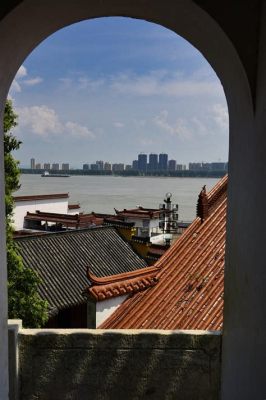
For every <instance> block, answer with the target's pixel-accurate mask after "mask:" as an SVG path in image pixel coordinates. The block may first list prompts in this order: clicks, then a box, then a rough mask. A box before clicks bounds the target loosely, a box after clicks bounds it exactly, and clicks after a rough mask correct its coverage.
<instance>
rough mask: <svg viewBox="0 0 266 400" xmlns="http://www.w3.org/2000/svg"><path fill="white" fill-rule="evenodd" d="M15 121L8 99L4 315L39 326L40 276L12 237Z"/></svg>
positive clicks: (43, 314)
mask: <svg viewBox="0 0 266 400" xmlns="http://www.w3.org/2000/svg"><path fill="white" fill-rule="evenodd" d="M16 125H17V115H16V114H15V113H14V111H13V107H12V102H11V101H10V100H8V101H7V102H6V106H5V113H4V161H5V205H6V247H7V270H8V317H9V318H19V319H22V320H23V325H24V327H28V328H39V327H41V326H43V324H44V323H45V322H46V321H47V319H48V313H47V308H48V304H47V302H46V301H44V300H42V299H41V298H40V296H39V294H38V291H37V289H38V285H39V284H40V279H39V277H38V275H37V274H36V273H35V272H34V271H33V270H32V269H30V268H26V267H24V265H23V262H22V258H21V256H20V255H19V254H18V252H17V245H16V243H15V242H14V240H13V226H12V215H13V208H14V201H13V197H12V194H13V192H14V191H15V190H17V189H18V188H19V175H20V173H19V166H18V164H19V163H18V161H16V160H15V159H14V157H13V155H12V152H13V151H14V150H18V149H19V146H20V144H21V142H20V141H18V140H17V139H16V137H15V136H13V134H12V133H11V129H12V128H14V127H15V126H16Z"/></svg>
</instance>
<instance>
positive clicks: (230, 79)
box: [0, 2, 253, 317]
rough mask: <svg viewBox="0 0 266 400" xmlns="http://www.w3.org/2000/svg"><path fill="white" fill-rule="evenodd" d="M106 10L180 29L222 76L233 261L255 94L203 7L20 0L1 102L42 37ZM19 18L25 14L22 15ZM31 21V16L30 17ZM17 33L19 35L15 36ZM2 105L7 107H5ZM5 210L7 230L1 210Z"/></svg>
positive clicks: (4, 48)
mask: <svg viewBox="0 0 266 400" xmlns="http://www.w3.org/2000/svg"><path fill="white" fill-rule="evenodd" d="M51 11H52V12H53V20H50V13H51ZM106 15H122V16H131V17H136V18H143V19H146V20H150V21H153V22H158V23H159V24H162V25H164V26H166V27H168V28H170V29H172V30H174V31H176V32H177V33H179V34H181V35H182V36H184V37H186V38H187V39H188V40H190V41H191V42H192V44H194V45H195V47H197V48H198V49H199V50H200V51H201V52H202V53H203V54H204V55H205V57H206V58H207V60H208V61H209V62H210V64H211V65H212V66H213V68H214V70H215V71H216V73H217V75H218V76H219V78H220V79H221V82H222V84H223V87H224V89H225V94H226V97H227V101H228V107H229V115H230V155H229V159H230V173H231V182H232V183H230V184H229V226H228V227H229V229H228V239H229V240H228V243H229V244H230V246H229V249H228V256H229V257H228V260H229V262H230V259H231V258H233V257H234V254H237V249H236V248H235V247H234V245H233V244H232V243H233V240H231V239H233V234H234V229H232V228H233V223H234V224H238V221H239V219H241V218H242V216H241V215H238V216H237V218H236V219H235V218H234V216H235V214H234V207H237V199H236V196H237V194H236V193H237V191H235V190H234V184H235V185H244V181H245V177H244V175H245V174H244V173H245V171H246V170H247V167H245V166H244V160H243V158H242V157H244V155H243V156H241V154H238V144H239V140H237V137H238V135H240V133H239V132H241V131H243V132H245V135H243V141H244V144H243V146H244V147H245V146H248V143H249V140H250V136H249V132H250V130H251V124H252V117H253V110H252V99H251V95H250V88H249V84H248V81H247V78H246V75H245V72H244V69H243V66H242V65H241V62H240V60H239V58H238V55H237V53H236V51H235V49H234V48H233V46H232V45H231V43H230V42H229V40H228V38H227V37H226V35H225V34H224V32H222V31H221V30H220V28H219V27H218V25H217V24H216V23H215V22H214V21H213V20H212V19H211V18H210V17H209V16H208V15H207V14H205V13H204V12H203V11H202V10H201V9H200V8H198V7H197V6H195V5H194V4H192V3H186V4H184V3H183V2H182V3H180V4H178V5H174V6H173V9H171V7H169V8H168V7H163V6H160V5H158V4H155V5H154V6H153V7H151V8H150V9H149V10H147V9H143V7H142V4H139V3H137V4H134V5H132V4H123V5H121V4H108V5H105V6H104V7H103V5H102V4H101V5H100V6H98V5H96V4H93V5H91V4H90V5H87V4H86V2H84V3H83V2H81V3H80V8H79V9H78V10H77V7H76V4H75V5H71V4H67V5H66V7H65V9H64V10H62V9H61V8H60V7H59V6H57V5H54V4H52V2H50V3H46V4H45V5H43V6H40V8H38V9H36V8H34V7H33V6H32V7H31V6H29V5H28V4H26V5H25V4H21V5H19V6H18V7H17V8H16V9H15V10H14V11H13V12H12V13H10V14H9V15H8V16H7V17H6V18H5V20H4V22H3V25H2V26H1V29H3V31H5V32H7V35H6V36H7V40H6V42H5V43H3V44H1V52H2V53H3V54H5V56H6V57H5V58H2V59H1V70H2V71H3V77H2V78H1V83H2V84H1V87H2V91H1V96H0V99H1V104H2V105H3V103H4V101H5V97H6V94H7V91H8V88H9V86H10V84H11V81H12V80H13V78H14V76H15V73H16V70H17V69H18V67H19V66H20V65H21V64H22V62H23V60H24V59H25V57H26V56H27V55H28V54H29V52H30V51H31V50H32V49H33V48H34V47H36V45H37V44H38V43H39V42H40V41H41V40H43V39H44V38H45V37H47V36H48V35H49V34H51V33H52V32H54V31H56V30H57V29H59V28H60V27H63V26H66V25H68V24H70V23H73V22H76V21H78V20H81V19H85V18H91V17H96V16H106ZM21 18H24V20H23V19H21ZM29 21H31V22H30V23H29ZM14 24H15V25H16V26H17V28H18V29H17V31H16V34H15V35H14V33H12V28H11V27H12V26H14ZM8 26H10V29H8ZM6 36H5V37H6ZM14 36H15V37H16V40H14ZM229 64H230V65H229ZM2 109H3V107H1V110H2ZM251 157H252V155H251ZM243 168H244V169H243ZM241 170H242V171H241ZM1 194H2V196H1V201H2V210H3V176H1ZM243 201H244V199H243ZM243 204H244V203H243ZM240 214H241V213H240ZM1 215H2V230H3V226H4V222H3V213H2V214H1ZM240 225H241V224H240ZM1 249H2V250H3V249H4V239H2V241H1ZM240 258H241V257H240ZM2 262H3V265H4V263H5V260H4V259H2ZM3 277H4V279H3V280H2V282H5V273H3ZM3 294H4V295H3V296H5V290H3ZM3 302H4V303H5V297H4V298H3ZM4 317H5V315H4Z"/></svg>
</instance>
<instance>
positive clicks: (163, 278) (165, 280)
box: [119, 220, 223, 328]
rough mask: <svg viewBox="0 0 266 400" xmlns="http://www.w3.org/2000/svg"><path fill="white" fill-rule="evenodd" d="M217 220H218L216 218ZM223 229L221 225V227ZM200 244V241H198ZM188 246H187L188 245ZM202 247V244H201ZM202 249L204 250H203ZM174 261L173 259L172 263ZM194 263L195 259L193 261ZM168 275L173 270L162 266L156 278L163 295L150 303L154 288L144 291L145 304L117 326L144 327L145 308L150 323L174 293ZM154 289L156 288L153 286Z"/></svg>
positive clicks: (190, 258)
mask: <svg viewBox="0 0 266 400" xmlns="http://www.w3.org/2000/svg"><path fill="white" fill-rule="evenodd" d="M218 222H219V220H218ZM221 229H223V227H222V228H221ZM211 236H212V233H210V234H209V235H208V238H209V237H211ZM206 240H208V239H205V240H204V241H206ZM200 244H202V242H201V243H200ZM188 247H189V246H188ZM202 247H203V249H204V246H202ZM203 251H204V250H203ZM196 252H197V249H194V251H193V254H192V255H191V256H190V257H189V259H187V260H186V262H185V263H184V265H183V267H182V268H181V270H179V271H178V272H179V273H178V278H177V282H176V284H175V286H177V285H178V284H179V283H180V282H182V280H183V279H184V277H185V275H186V271H187V270H186V265H187V264H188V263H189V261H191V260H193V257H194V254H195V253H196ZM174 262H175V261H173V263H174ZM178 263H179V265H182V260H180V261H179V262H178ZM195 263H196V261H195ZM169 275H174V271H173V270H172V269H171V268H164V269H163V270H162V271H161V273H160V274H158V276H157V277H158V278H159V281H160V292H163V294H164V296H163V299H158V301H156V303H155V304H150V303H149V297H153V295H154V290H153V291H152V292H150V291H149V292H148V293H147V292H145V293H143V297H145V304H143V305H142V307H141V311H140V310H138V311H137V312H136V313H135V318H134V317H130V316H129V317H127V316H124V318H123V322H124V324H123V325H124V326H119V327H121V328H123V327H133V326H135V325H134V324H136V323H138V327H142V328H145V324H143V323H142V324H141V326H140V323H141V321H142V316H144V319H145V315H146V312H147V310H148V311H149V316H150V318H149V324H151V323H152V321H153V320H154V318H153V315H154V314H153V313H155V312H156V309H159V308H160V307H161V304H163V303H165V302H167V301H168V300H169V297H170V298H171V297H172V296H173V293H174V287H173V286H170V285H169V280H170V279H169ZM154 289H156V288H154ZM142 302H143V303H144V301H143V300H142ZM163 318H165V314H164V315H163ZM129 319H130V325H129Z"/></svg>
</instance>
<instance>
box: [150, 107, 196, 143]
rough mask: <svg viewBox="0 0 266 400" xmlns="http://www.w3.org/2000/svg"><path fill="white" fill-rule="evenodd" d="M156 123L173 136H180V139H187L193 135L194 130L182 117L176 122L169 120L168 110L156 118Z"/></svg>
mask: <svg viewBox="0 0 266 400" xmlns="http://www.w3.org/2000/svg"><path fill="white" fill-rule="evenodd" d="M154 123H155V125H157V126H158V127H159V128H161V129H162V130H163V131H164V132H167V133H168V134H170V135H171V136H178V137H179V138H180V139H186V140H187V139H190V138H191V137H192V131H191V130H190V129H189V127H188V125H187V124H186V122H185V120H183V119H182V118H178V119H176V121H175V122H174V123H170V122H169V120H168V111H167V110H163V111H161V113H160V114H159V115H157V116H156V117H155V118H154Z"/></svg>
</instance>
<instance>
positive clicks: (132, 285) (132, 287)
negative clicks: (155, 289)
mask: <svg viewBox="0 0 266 400" xmlns="http://www.w3.org/2000/svg"><path fill="white" fill-rule="evenodd" d="M156 283H157V279H156V278H155V276H154V275H152V274H150V275H146V276H144V277H143V276H141V277H139V278H132V279H128V280H123V281H122V282H120V283H118V282H117V283H114V284H107V285H102V286H94V287H92V288H88V290H87V291H86V294H87V295H89V296H90V297H92V298H94V299H95V300H97V301H103V300H107V299H110V298H113V297H117V296H121V295H125V294H132V293H137V292H140V291H141V290H144V289H147V288H148V287H152V286H155V285H156Z"/></svg>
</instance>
